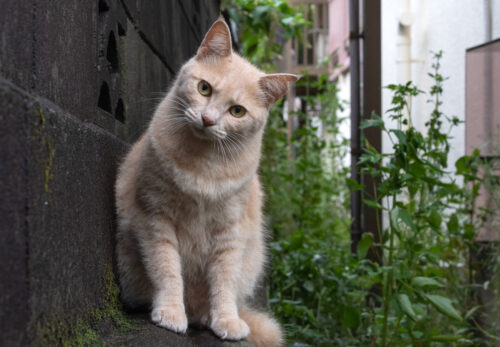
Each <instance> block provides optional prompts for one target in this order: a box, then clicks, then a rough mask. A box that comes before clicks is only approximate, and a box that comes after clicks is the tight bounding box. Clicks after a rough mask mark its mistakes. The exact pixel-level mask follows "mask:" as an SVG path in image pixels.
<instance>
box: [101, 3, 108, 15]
mask: <svg viewBox="0 0 500 347" xmlns="http://www.w3.org/2000/svg"><path fill="white" fill-rule="evenodd" d="M108 11H109V6H108V4H107V3H106V1H104V0H99V14H103V13H104V12H108Z"/></svg>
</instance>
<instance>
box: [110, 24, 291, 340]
mask: <svg viewBox="0 0 500 347" xmlns="http://www.w3.org/2000/svg"><path fill="white" fill-rule="evenodd" d="M297 79H298V76H295V75H291V74H265V73H264V72H262V71H260V70H259V69H257V68H256V67H255V66H253V65H252V64H251V63H249V62H248V61H247V60H245V59H244V58H242V57H241V56H239V55H238V54H236V53H234V52H233V50H232V42H231V34H230V31H229V28H228V26H227V24H226V23H225V21H224V19H223V18H222V17H219V19H218V20H217V21H216V22H215V23H214V24H213V25H212V27H211V28H210V29H209V31H208V33H207V34H206V36H205V38H204V39H203V42H202V43H201V45H200V47H199V48H198V51H197V53H196V55H195V56H194V57H193V58H191V59H190V60H189V61H188V62H187V63H185V64H184V66H182V67H181V69H180V71H179V73H178V76H177V77H176V80H175V81H174V84H173V86H172V87H171V89H170V90H169V92H168V94H167V95H166V97H165V98H164V99H163V100H162V101H161V102H160V104H159V105H158V107H157V109H156V111H155V113H154V115H153V118H152V120H151V122H150V125H149V127H148V129H147V130H146V132H145V133H144V135H143V136H142V137H141V138H140V139H139V140H138V141H137V142H136V143H135V144H134V145H133V146H132V148H131V150H130V152H129V153H128V154H127V156H126V157H125V159H124V161H123V163H122V164H121V166H120V168H119V170H118V177H117V180H116V186H115V191H116V205H117V216H118V232H117V246H116V256H117V268H118V277H119V283H120V288H121V298H122V300H123V302H124V303H125V305H127V306H129V307H138V306H143V305H148V306H149V307H150V308H151V316H150V317H151V321H152V322H153V323H155V324H157V325H158V326H161V327H164V328H167V329H169V330H172V331H174V332H177V333H184V332H185V331H186V329H187V327H188V323H189V324H191V323H192V324H198V325H200V324H201V325H203V326H207V327H209V328H210V329H211V330H212V331H213V332H214V333H215V334H216V335H217V336H218V337H220V338H221V339H227V340H240V339H245V338H246V339H247V340H249V341H250V342H253V343H254V344H255V345H257V346H264V347H267V346H279V345H282V344H283V334H282V331H281V328H280V326H279V324H278V323H277V322H276V321H275V320H274V319H273V318H272V317H271V316H269V315H268V314H267V313H264V312H259V311H256V310H253V309H251V308H250V307H249V305H248V304H247V300H248V298H250V297H251V296H252V295H253V292H254V289H255V286H256V283H257V281H258V279H259V277H260V276H261V275H262V272H263V267H264V264H265V262H266V249H265V239H266V233H265V229H264V227H263V225H262V224H263V223H262V213H261V209H262V200H263V193H262V189H261V186H260V183H259V177H258V174H257V169H258V165H259V160H260V152H261V142H262V135H263V131H264V127H265V124H266V120H267V116H268V110H269V108H270V106H271V105H272V104H273V103H274V102H276V101H277V100H278V99H279V98H280V97H281V96H283V95H284V94H285V93H286V92H287V89H288V82H294V81H296V80H297Z"/></svg>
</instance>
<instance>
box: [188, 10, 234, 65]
mask: <svg viewBox="0 0 500 347" xmlns="http://www.w3.org/2000/svg"><path fill="white" fill-rule="evenodd" d="M231 45H232V43H231V32H230V31H229V27H228V26H227V24H226V21H225V20H224V17H222V15H220V16H219V18H218V19H217V21H216V22H215V23H214V24H213V25H212V27H211V28H210V30H208V33H207V34H206V35H205V38H204V39H203V42H202V43H201V45H200V48H198V53H196V59H197V60H203V59H206V58H224V57H228V56H230V55H231V53H232V51H233V50H232V48H231Z"/></svg>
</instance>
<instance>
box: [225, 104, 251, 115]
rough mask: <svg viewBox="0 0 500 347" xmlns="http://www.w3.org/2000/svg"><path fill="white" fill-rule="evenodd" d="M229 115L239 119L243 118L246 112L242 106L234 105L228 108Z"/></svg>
mask: <svg viewBox="0 0 500 347" xmlns="http://www.w3.org/2000/svg"><path fill="white" fill-rule="evenodd" d="M229 113H231V115H233V117H236V118H240V117H243V116H244V115H245V113H247V110H246V109H245V108H244V107H243V106H240V105H234V106H231V107H230V108H229Z"/></svg>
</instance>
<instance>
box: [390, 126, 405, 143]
mask: <svg viewBox="0 0 500 347" xmlns="http://www.w3.org/2000/svg"><path fill="white" fill-rule="evenodd" d="M391 132H392V133H394V135H396V137H397V138H398V141H399V144H401V145H406V134H405V133H404V132H403V131H401V130H398V129H391Z"/></svg>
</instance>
